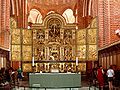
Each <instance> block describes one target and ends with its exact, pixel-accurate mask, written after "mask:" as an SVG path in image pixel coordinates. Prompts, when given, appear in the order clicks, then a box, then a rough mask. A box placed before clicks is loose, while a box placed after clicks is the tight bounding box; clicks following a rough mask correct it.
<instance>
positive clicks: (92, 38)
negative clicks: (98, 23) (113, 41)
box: [87, 29, 97, 44]
mask: <svg viewBox="0 0 120 90" xmlns="http://www.w3.org/2000/svg"><path fill="white" fill-rule="evenodd" d="M96 31H97V30H96V29H89V30H88V35H87V36H88V44H96V40H97V33H96Z"/></svg>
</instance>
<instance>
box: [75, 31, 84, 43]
mask: <svg viewBox="0 0 120 90" xmlns="http://www.w3.org/2000/svg"><path fill="white" fill-rule="evenodd" d="M76 37H77V39H76V40H77V44H85V43H86V30H85V29H82V30H79V31H77V35H76Z"/></svg>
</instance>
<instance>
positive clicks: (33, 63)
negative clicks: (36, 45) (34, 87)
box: [32, 57, 35, 66]
mask: <svg viewBox="0 0 120 90" xmlns="http://www.w3.org/2000/svg"><path fill="white" fill-rule="evenodd" d="M34 65H35V62H34V57H32V66H34Z"/></svg>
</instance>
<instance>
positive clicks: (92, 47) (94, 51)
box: [88, 45, 97, 60]
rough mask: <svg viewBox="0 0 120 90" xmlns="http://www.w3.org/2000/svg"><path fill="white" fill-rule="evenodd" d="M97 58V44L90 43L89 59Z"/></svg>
mask: <svg viewBox="0 0 120 90" xmlns="http://www.w3.org/2000/svg"><path fill="white" fill-rule="evenodd" d="M96 59H97V46H96V45H89V47H88V60H96Z"/></svg>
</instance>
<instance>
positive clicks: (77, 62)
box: [76, 57, 78, 66]
mask: <svg viewBox="0 0 120 90" xmlns="http://www.w3.org/2000/svg"><path fill="white" fill-rule="evenodd" d="M76 66H78V57H76Z"/></svg>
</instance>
